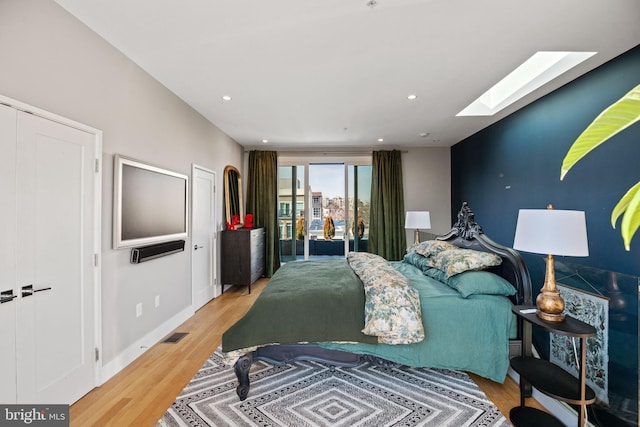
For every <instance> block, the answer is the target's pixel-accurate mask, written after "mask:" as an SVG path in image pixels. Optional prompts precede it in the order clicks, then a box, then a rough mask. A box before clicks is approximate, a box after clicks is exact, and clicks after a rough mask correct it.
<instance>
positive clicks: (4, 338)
mask: <svg viewBox="0 0 640 427" xmlns="http://www.w3.org/2000/svg"><path fill="white" fill-rule="evenodd" d="M16 113H17V112H16V110H14V109H13V108H10V107H7V106H5V105H0V153H1V154H0V200H2V208H1V209H0V343H2V344H1V346H2V347H1V350H0V402H2V403H9V404H10V403H15V402H16V354H15V352H16V330H15V324H16V305H17V298H13V296H15V295H16V294H17V287H16V251H15V246H16V165H15V161H16Z"/></svg>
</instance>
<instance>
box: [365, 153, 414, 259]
mask: <svg viewBox="0 0 640 427" xmlns="http://www.w3.org/2000/svg"><path fill="white" fill-rule="evenodd" d="M372 154H373V158H372V170H371V174H372V177H371V213H370V215H371V217H370V225H369V252H371V253H374V254H378V255H380V256H382V257H384V258H386V259H388V260H389V261H400V260H401V259H402V257H403V256H404V254H405V252H406V250H407V237H406V234H405V229H404V187H403V184H402V157H401V153H400V151H398V150H393V151H374V152H373V153H372Z"/></svg>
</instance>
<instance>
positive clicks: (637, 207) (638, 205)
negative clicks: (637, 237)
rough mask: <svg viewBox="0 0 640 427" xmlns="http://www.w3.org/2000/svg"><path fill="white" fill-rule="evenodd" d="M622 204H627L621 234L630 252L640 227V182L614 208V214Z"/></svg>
mask: <svg viewBox="0 0 640 427" xmlns="http://www.w3.org/2000/svg"><path fill="white" fill-rule="evenodd" d="M621 203H622V204H623V205H624V204H625V203H627V207H626V209H624V215H623V217H622V222H621V223H620V234H621V235H622V240H623V242H624V248H625V249H626V250H627V251H628V250H631V239H632V238H633V235H634V234H635V232H636V231H637V230H638V227H639V226H640V182H639V183H637V184H636V185H634V186H633V187H631V189H630V190H629V191H627V194H625V195H624V196H623V197H622V199H620V202H618V204H617V205H616V207H615V208H614V212H615V211H616V210H617V209H618V206H619V205H620V204H621ZM618 216H619V215H618ZM611 219H612V221H613V213H612V214H611ZM614 227H615V221H614Z"/></svg>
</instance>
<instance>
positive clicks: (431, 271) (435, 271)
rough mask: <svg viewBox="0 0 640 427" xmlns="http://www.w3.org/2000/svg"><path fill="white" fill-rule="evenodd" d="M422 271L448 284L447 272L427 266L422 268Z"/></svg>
mask: <svg viewBox="0 0 640 427" xmlns="http://www.w3.org/2000/svg"><path fill="white" fill-rule="evenodd" d="M422 273H423V274H424V275H425V276H429V277H431V278H432V279H436V280H437V281H439V282H442V283H444V284H445V285H446V284H447V274H446V273H445V272H444V271H442V270H438V269H437V268H433V267H427V268H423V269H422Z"/></svg>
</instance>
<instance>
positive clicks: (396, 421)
mask: <svg viewBox="0 0 640 427" xmlns="http://www.w3.org/2000/svg"><path fill="white" fill-rule="evenodd" d="M249 378H250V384H251V389H250V390H249V396H248V397H247V399H246V400H244V401H240V399H239V398H238V396H237V394H236V387H237V385H238V381H237V379H236V375H235V373H234V370H233V368H231V367H229V366H226V365H225V364H224V363H223V361H222V358H221V356H220V354H219V353H218V352H216V353H214V354H213V355H212V356H211V357H210V358H209V360H207V362H206V363H205V364H204V366H203V367H202V368H201V369H200V371H198V373H197V374H196V375H195V376H194V378H193V379H192V380H191V382H189V384H188V385H187V386H186V387H185V389H184V390H183V391H182V392H181V393H180V395H179V396H178V397H177V398H176V401H175V402H174V403H173V405H171V407H170V408H169V409H168V410H167V412H166V413H165V414H164V416H163V417H162V418H161V419H160V420H159V421H158V423H157V425H156V427H168V426H192V427H193V426H286V427H290V426H296V427H298V426H309V427H316V426H331V427H334V426H345V427H346V426H372V427H380V426H400V425H402V426H438V427H439V426H452V427H461V426H509V425H510V424H509V422H508V421H507V420H506V419H505V417H504V416H503V415H502V414H501V413H500V411H499V410H498V408H497V407H496V406H495V405H494V404H493V403H492V402H491V401H490V400H489V399H488V398H487V396H486V395H485V394H484V393H483V392H482V390H480V389H479V388H478V386H477V385H476V384H475V383H474V382H473V380H472V379H471V378H470V377H469V376H468V375H467V374H466V373H464V372H459V371H452V370H446V369H425V368H409V367H404V366H397V367H381V366H378V365H374V364H371V363H369V362H363V363H362V364H361V365H359V366H356V367H352V368H341V367H333V366H328V365H324V364H321V363H317V362H311V361H299V362H294V363H290V364H287V365H282V366H279V365H271V364H269V363H266V362H262V361H257V362H254V363H253V365H252V366H251V372H250V375H249Z"/></svg>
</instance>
